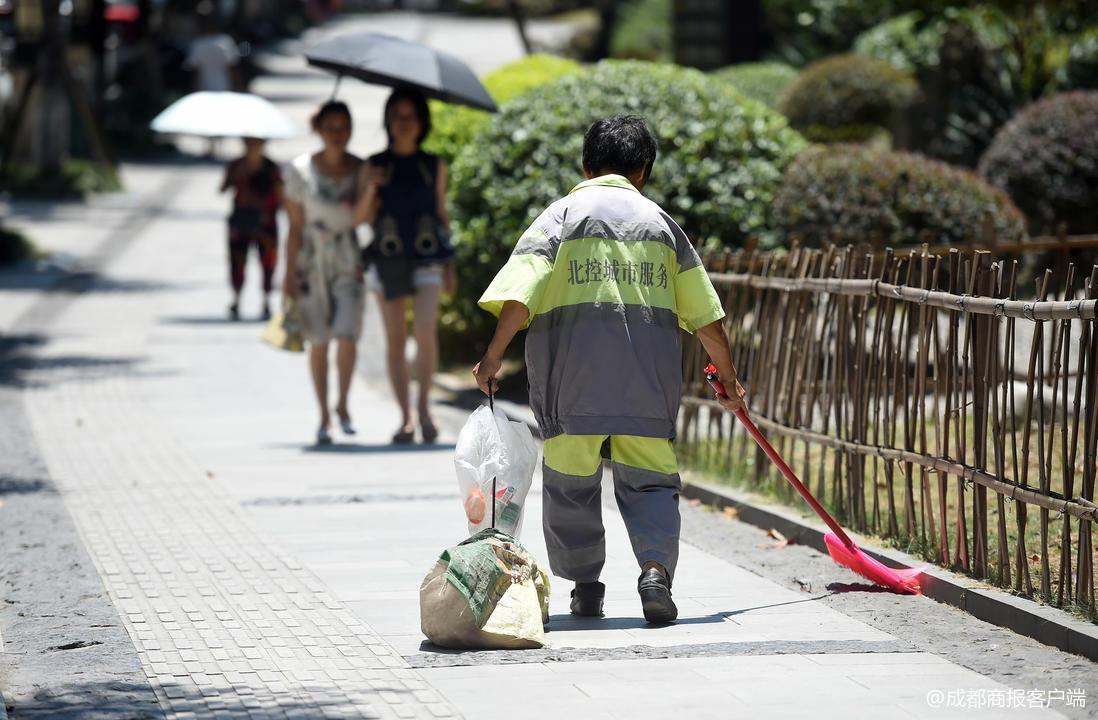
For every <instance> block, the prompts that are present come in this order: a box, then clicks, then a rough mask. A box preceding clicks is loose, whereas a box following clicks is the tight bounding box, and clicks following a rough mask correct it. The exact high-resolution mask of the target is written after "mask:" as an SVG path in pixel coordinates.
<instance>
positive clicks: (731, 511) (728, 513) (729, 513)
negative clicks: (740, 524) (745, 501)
mask: <svg viewBox="0 0 1098 720" xmlns="http://www.w3.org/2000/svg"><path fill="white" fill-rule="evenodd" d="M739 514H740V511H739V510H737V509H736V508H734V507H726V508H725V509H724V516H725V517H726V518H728V519H729V520H735V519H736V516H737V515H739Z"/></svg>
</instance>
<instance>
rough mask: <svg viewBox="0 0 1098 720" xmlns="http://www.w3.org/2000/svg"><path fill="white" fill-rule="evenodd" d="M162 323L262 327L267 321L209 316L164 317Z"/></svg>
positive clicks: (256, 317) (253, 318)
mask: <svg viewBox="0 0 1098 720" xmlns="http://www.w3.org/2000/svg"><path fill="white" fill-rule="evenodd" d="M160 322H162V323H164V324H165V325H262V324H264V323H265V322H267V321H266V320H264V319H263V318H261V317H259V316H258V315H256V316H255V317H242V318H240V319H239V320H230V319H229V318H228V317H221V316H214V315H209V316H206V317H198V316H195V317H164V318H160Z"/></svg>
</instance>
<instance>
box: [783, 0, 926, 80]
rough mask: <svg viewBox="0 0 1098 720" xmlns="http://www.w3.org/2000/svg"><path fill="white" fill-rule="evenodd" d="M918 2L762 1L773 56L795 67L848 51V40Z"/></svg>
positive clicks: (880, 0)
mask: <svg viewBox="0 0 1098 720" xmlns="http://www.w3.org/2000/svg"><path fill="white" fill-rule="evenodd" d="M918 4H919V3H918V0H873V1H872V2H866V0H762V10H763V15H764V17H765V18H766V20H767V30H768V31H769V34H771V35H772V36H773V39H774V53H775V54H776V55H777V56H778V57H780V58H781V59H782V60H785V61H787V62H790V63H792V64H794V65H804V64H805V63H807V62H810V61H812V60H815V59H817V58H821V57H826V56H827V55H833V54H835V53H840V52H844V51H846V50H848V49H849V48H850V40H851V38H853V37H855V36H856V35H858V34H859V33H861V32H862V31H864V30H866V29H868V28H871V27H873V26H874V25H876V24H877V23H879V22H882V21H884V20H887V19H888V18H890V17H892V16H894V15H896V14H898V13H902V12H906V11H908V10H912V9H913V8H914V7H915V6H917V5H918Z"/></svg>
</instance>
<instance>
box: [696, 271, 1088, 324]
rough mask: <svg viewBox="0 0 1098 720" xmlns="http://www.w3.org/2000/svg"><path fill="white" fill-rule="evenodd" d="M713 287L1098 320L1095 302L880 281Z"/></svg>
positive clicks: (753, 281)
mask: <svg viewBox="0 0 1098 720" xmlns="http://www.w3.org/2000/svg"><path fill="white" fill-rule="evenodd" d="M709 279H710V280H712V281H713V284H714V285H742V286H745V287H750V288H757V289H766V290H781V291H783V292H817V293H834V294H837V295H852V296H860V297H869V296H876V297H888V298H894V299H896V300H903V301H904V302H911V303H915V304H917V305H929V306H931V307H938V308H942V309H943V310H960V311H962V312H968V313H974V314H978V315H994V316H995V317H1012V318H1021V319H1025V320H1036V321H1044V320H1090V319H1093V318H1096V317H1098V300H1067V301H1059V302H1056V301H1046V302H1030V301H1024V300H1002V299H999V298H983V297H973V296H971V295H956V294H953V293H947V292H939V291H933V290H925V289H922V288H911V287H903V286H900V285H893V284H891V283H886V282H882V281H880V280H842V279H834V278H800V279H792V278H777V277H760V276H758V275H752V274H750V273H722V272H710V273H709Z"/></svg>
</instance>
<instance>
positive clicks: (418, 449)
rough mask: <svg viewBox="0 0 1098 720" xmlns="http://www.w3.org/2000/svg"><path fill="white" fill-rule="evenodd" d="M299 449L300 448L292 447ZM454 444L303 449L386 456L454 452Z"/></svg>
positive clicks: (362, 445)
mask: <svg viewBox="0 0 1098 720" xmlns="http://www.w3.org/2000/svg"><path fill="white" fill-rule="evenodd" d="M292 447H299V446H296V445H294V446H292ZM454 447H455V445H454V444H453V443H434V444H431V445H393V444H391V443H383V444H382V443H379V444H371V445H365V444H361V443H339V442H337V443H332V444H331V445H306V446H305V447H303V448H301V451H302V452H306V453H329V454H331V453H334V454H337V455H339V454H356V453H365V454H384V453H432V452H452V451H453V450H454Z"/></svg>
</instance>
